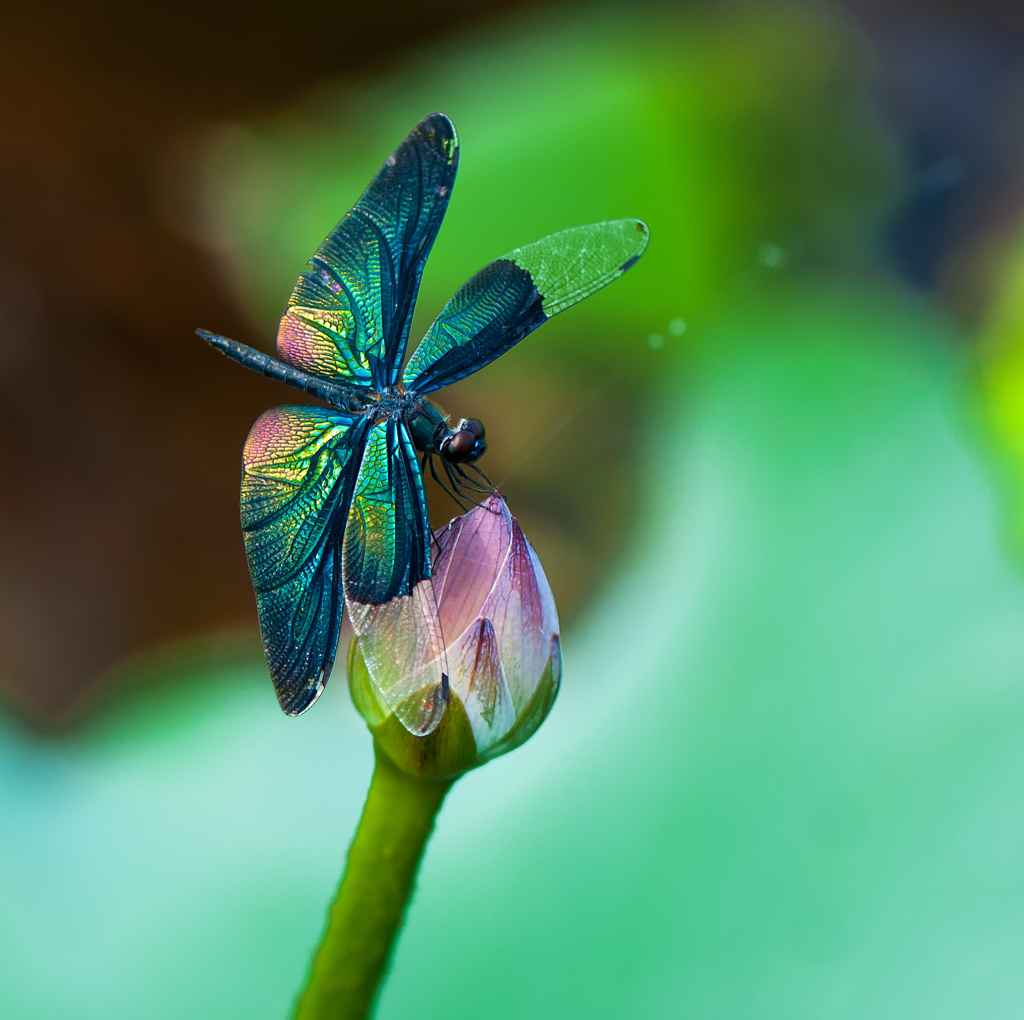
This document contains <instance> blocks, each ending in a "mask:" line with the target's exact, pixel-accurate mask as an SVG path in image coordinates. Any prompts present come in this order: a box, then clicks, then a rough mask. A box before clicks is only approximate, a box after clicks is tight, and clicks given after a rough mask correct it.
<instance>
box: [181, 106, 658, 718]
mask: <svg viewBox="0 0 1024 1020" xmlns="http://www.w3.org/2000/svg"><path fill="white" fill-rule="evenodd" d="M458 163H459V140H458V135H457V134H456V131H455V127H454V125H453V124H452V122H451V121H450V120H449V119H448V117H446V116H445V115H444V114H441V113H433V114H430V115H429V116H427V117H425V118H424V119H423V120H422V121H420V123H419V124H417V125H416V127H415V128H414V129H413V130H412V132H411V133H410V134H409V135H408V137H407V138H406V139H405V140H404V141H403V142H402V143H401V145H399V146H398V148H397V149H396V150H395V151H394V152H393V153H392V154H391V155H390V156H389V157H388V158H387V160H385V162H384V164H383V166H382V167H381V168H380V170H379V171H378V172H377V174H376V176H375V177H374V178H373V180H372V181H371V182H370V184H369V186H368V187H367V189H366V191H365V192H364V193H363V195H362V197H361V198H360V199H359V201H358V202H356V204H355V206H353V208H352V209H351V210H350V211H349V212H348V213H347V214H346V215H345V217H344V218H343V219H342V220H341V222H339V223H338V225H337V226H336V227H335V228H334V229H333V230H332V231H331V232H330V234H328V235H327V238H326V240H324V242H323V244H321V246H320V247H319V249H318V250H317V251H316V253H315V254H314V255H313V256H312V258H311V259H310V260H309V262H308V264H307V266H306V268H305V270H304V271H303V272H302V274H301V275H300V276H299V279H298V282H297V283H296V284H295V287H294V289H293V290H292V292H291V296H290V297H289V299H288V304H287V307H286V308H285V311H284V315H283V316H282V318H281V321H280V325H279V327H278V331H277V357H276V358H275V357H271V356H270V355H268V354H265V353H263V352H261V351H258V350H256V349H254V348H252V347H247V346H245V345H244V344H241V343H238V342H236V341H234V340H230V339H228V338H227V337H224V336H220V335H218V334H216V333H211V332H209V331H207V330H202V329H201V330H197V333H198V334H199V336H201V337H202V338H203V339H204V340H206V341H207V342H208V343H210V344H211V345H212V346H213V347H215V348H216V349H217V350H219V351H221V352H222V353H223V354H225V355H227V356H228V357H229V358H232V359H233V360H235V361H237V362H239V363H240V364H242V365H244V366H245V367H246V368H249V369H252V370H254V371H256V372H260V373H261V374H263V375H266V376H269V377H270V378H272V379H276V380H279V381H280V382H283V383H285V384H286V385H288V386H291V387H294V388H295V389H297V390H301V391H302V392H303V393H305V394H307V395H309V396H312V397H316V398H318V399H319V400H320V401H322V403H323V404H325V405H327V406H326V407H322V406H317V405H313V404H291V405H287V406H283V407H275V408H272V409H271V410H269V411H266V412H265V413H264V414H262V415H261V416H260V417H259V418H258V419H257V421H256V423H255V425H253V427H252V430H251V431H250V433H249V436H248V438H247V439H246V442H245V446H244V449H243V454H242V486H241V519H242V532H243V536H244V540H245V550H246V556H247V559H248V563H249V572H250V574H251V576H252V583H253V588H254V590H255V593H256V605H257V612H258V615H259V622H260V630H261V633H262V637H263V645H264V650H265V652H266V658H267V664H268V666H269V669H270V675H271V678H272V680H273V682H274V688H275V691H276V693H277V697H278V701H279V702H280V705H281V708H282V709H283V710H284V712H286V713H287V714H288V715H299V714H301V713H302V712H305V711H306V710H307V709H308V708H309V707H310V706H311V705H312V704H313V703H314V702H315V701H316V699H317V698H318V697H319V696H320V694H321V693H322V692H323V690H324V685H325V684H326V683H327V680H328V678H329V676H330V674H331V670H332V668H333V665H334V659H335V655H336V651H337V645H338V640H339V637H340V633H341V626H342V619H343V615H344V612H345V610H346V609H347V612H348V615H349V619H350V621H351V623H352V627H353V630H354V631H355V633H356V636H357V639H358V641H359V648H360V651H361V653H362V655H363V658H364V660H365V661H366V665H367V669H368V671H369V673H370V676H371V678H372V680H373V682H374V684H375V686H376V687H377V689H378V690H379V692H380V694H381V695H382V697H383V699H384V701H385V702H386V703H387V705H388V706H389V707H390V708H391V709H392V711H393V712H394V714H395V715H396V716H397V717H398V718H399V720H400V721H401V722H402V724H403V725H404V726H405V728H406V729H407V730H409V732H411V733H413V734H417V735H424V734H427V733H430V732H431V731H433V730H434V729H436V727H437V725H438V724H439V722H440V720H441V718H442V716H443V714H444V710H445V707H446V704H447V701H448V699H449V685H448V676H447V671H446V670H447V667H446V660H445V654H444V635H443V634H442V632H441V626H440V622H439V620H438V612H437V599H436V597H435V592H434V590H433V587H432V583H431V539H432V532H431V530H430V524H429V520H428V515H427V502H426V497H425V494H424V484H423V471H424V470H426V469H428V468H429V470H430V471H431V473H432V475H433V477H434V478H435V479H436V480H437V481H438V482H440V483H441V484H442V485H444V482H441V479H440V477H439V476H438V474H437V470H436V466H435V463H437V464H439V465H440V466H441V467H442V470H443V471H444V473H445V476H446V478H447V480H448V483H449V486H451V489H452V490H453V494H455V495H456V496H458V495H459V493H460V492H462V493H463V494H466V493H467V492H468V493H469V494H470V496H471V494H472V491H473V490H474V488H475V489H476V490H477V491H479V489H480V485H481V484H482V483H480V481H479V479H477V480H476V483H474V482H472V481H471V478H472V477H474V476H470V475H469V474H468V473H467V472H468V470H476V471H478V472H479V468H477V466H476V462H477V461H478V460H479V458H480V457H481V456H482V455H483V453H484V452H485V451H486V449H487V439H486V430H485V429H484V426H483V425H482V423H481V422H480V421H479V420H477V419H475V418H461V419H458V420H457V421H456V422H455V423H454V425H453V424H452V423H451V419H450V418H449V417H448V415H446V414H445V413H444V411H442V410H441V408H440V407H439V406H438V405H437V404H435V403H434V402H433V401H432V400H430V399H429V398H428V394H431V393H433V392H434V391H436V390H439V389H441V388H442V387H444V386H448V385H449V384H451V383H454V382H457V381H458V380H460V379H463V378H464V377H466V376H467V375H469V374H470V373H472V372H476V371H477V370H478V369H480V368H482V367H483V366H485V365H487V364H489V363H490V362H492V361H494V359H495V358H497V357H499V356H500V355H501V354H504V353H505V352H506V351H507V350H509V349H510V348H511V347H513V346H514V345H515V344H517V343H518V342H519V341H520V340H522V339H523V338H524V337H525V336H527V335H528V334H530V333H532V332H533V331H534V330H535V329H536V328H537V327H538V326H540V325H542V324H543V323H544V322H546V321H547V320H548V319H550V318H551V317H552V316H553V315H557V314H558V313H559V312H561V311H563V310H565V309H566V308H568V307H570V306H571V305H574V304H576V302H578V301H581V300H583V298H585V297H587V296H589V295H590V294H593V293H594V292H595V291H597V290H599V289H600V288H601V287H604V286H605V285H606V284H608V283H610V282H611V281H612V280H614V279H616V278H617V277H619V276H621V275H622V274H623V273H624V272H626V270H628V269H629V268H630V267H631V266H633V265H634V264H635V263H636V261H637V259H639V258H640V256H641V255H642V254H643V252H644V249H645V248H646V247H647V241H648V229H647V227H646V225H645V224H644V223H643V222H641V221H640V220H636V219H622V220H610V221H607V222H603V223H593V224H590V225H588V226H581V227H574V228H571V229H568V230H562V231H560V232H558V233H555V234H551V235H550V236H548V237H545V238H544V239H543V240H540V241H536V242H534V243H532V244H527V245H524V246H523V247H520V248H515V249H513V250H512V251H509V252H507V253H506V254H504V255H502V256H501V257H500V258H498V259H496V260H495V261H493V262H491V263H490V264H489V265H487V266H485V267H484V268H483V269H481V270H480V271H479V272H478V273H476V274H475V275H474V276H472V277H471V278H470V279H469V280H468V281H467V282H466V283H465V284H464V285H463V286H462V287H460V288H459V290H458V291H456V293H455V294H454V296H453V297H452V298H451V300H449V301H448V303H447V304H446V305H445V306H444V308H443V309H442V310H441V312H440V314H439V315H438V316H437V318H436V319H435V320H434V322H433V324H432V325H431V326H430V328H429V329H428V330H427V331H426V334H425V335H424V337H423V339H422V340H421V341H420V343H419V345H418V346H417V348H416V350H415V351H414V352H413V354H412V356H411V357H410V358H409V360H408V362H406V363H405V365H404V368H403V367H402V366H403V361H404V359H405V353H406V346H407V343H408V337H409V329H410V325H411V321H412V315H413V310H414V306H415V303H416V297H417V294H418V292H419V287H420V278H421V276H422V274H423V268H424V265H425V263H426V260H427V256H428V254H429V253H430V249H431V247H432V246H433V243H434V239H435V237H436V236H437V232H438V229H439V228H440V226H441V220H442V218H443V217H444V214H445V211H446V209H447V207H448V202H449V199H450V198H451V193H452V187H453V185H454V183H455V175H456V171H457V170H458ZM480 475H481V477H482V478H485V477H486V476H483V475H482V472H480ZM446 487H447V486H446Z"/></svg>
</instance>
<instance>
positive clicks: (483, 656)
mask: <svg viewBox="0 0 1024 1020" xmlns="http://www.w3.org/2000/svg"><path fill="white" fill-rule="evenodd" d="M434 537H435V540H436V543H437V554H436V557H435V560H434V568H433V585H434V593H435V595H436V598H437V605H438V618H439V621H440V624H441V629H442V632H443V634H444V642H445V655H446V658H447V661H448V670H447V672H448V680H449V698H448V704H447V707H446V708H445V711H444V715H443V717H442V719H441V722H440V725H439V726H438V727H437V729H435V730H434V731H433V732H432V733H430V734H428V735H427V736H422V737H420V736H415V735H413V734H411V733H409V732H408V730H406V728H405V727H404V726H403V725H402V724H401V722H400V721H399V720H398V719H397V718H396V717H395V716H394V714H393V713H392V711H391V709H390V708H389V707H388V705H387V703H386V702H385V701H384V699H383V698H382V697H381V695H380V693H379V692H378V691H377V689H376V687H375V686H374V684H373V682H372V681H371V679H370V677H369V673H368V671H367V669H366V666H365V664H364V662H363V660H362V656H361V654H360V652H359V645H358V640H353V642H352V646H351V649H350V652H349V686H350V688H351V690H352V699H353V701H354V702H355V705H356V708H357V709H358V710H359V711H360V713H361V714H362V716H363V718H364V719H365V720H366V722H367V724H368V725H369V727H370V730H371V732H372V733H373V735H374V737H375V739H376V741H377V743H378V745H379V747H380V748H381V749H382V750H383V751H384V752H385V753H386V754H387V755H388V757H390V758H391V759H392V761H394V762H395V764H396V765H398V766H399V767H401V768H403V769H404V770H405V771H407V772H410V773H412V774H414V775H417V776H421V777H423V778H433V779H441V778H452V777H454V776H458V775H460V774H462V773H463V772H466V771H468V770H469V769H471V768H475V767H476V766H477V765H482V764H483V763H484V762H485V761H487V760H489V759H490V758H494V757H496V756H497V755H499V754H504V753H505V752H506V751H511V750H512V748H514V747H518V746H519V745H520V744H521V743H523V741H524V740H527V739H528V738H529V737H530V736H532V734H533V733H534V732H535V731H536V729H537V727H538V726H540V724H541V723H542V722H543V721H544V718H545V717H546V716H547V714H548V712H549V711H550V710H551V706H552V705H553V704H554V701H555V695H556V694H557V693H558V685H559V681H560V680H561V675H562V653H561V645H560V643H559V638H558V615H557V613H556V611H555V602H554V598H553V597H552V595H551V588H550V587H549V586H548V582H547V578H546V577H545V576H544V571H543V569H542V568H541V565H540V560H539V559H538V558H537V554H536V553H535V552H534V550H533V547H532V546H531V545H530V543H529V542H527V540H526V538H525V537H524V535H523V533H522V531H521V530H520V528H519V524H518V523H517V522H516V519H515V518H514V517H513V516H512V515H511V514H510V513H509V510H508V506H507V505H506V504H505V501H504V500H503V499H502V498H501V497H500V496H499V495H498V494H497V493H495V494H494V495H492V496H490V497H489V498H488V499H487V500H486V501H485V502H484V503H482V504H481V505H480V506H477V507H474V508H473V509H472V510H470V511H469V513H467V514H464V515H463V516H461V517H457V518H456V519H455V520H454V521H452V522H451V523H450V524H449V525H448V526H447V527H445V528H442V529H441V530H439V531H438V532H437V533H436V534H435V536H434Z"/></svg>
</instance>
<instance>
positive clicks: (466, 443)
mask: <svg viewBox="0 0 1024 1020" xmlns="http://www.w3.org/2000/svg"><path fill="white" fill-rule="evenodd" d="M439 452H440V454H441V458H442V460H446V461H447V462H448V463H449V464H472V463H473V461H475V460H478V459H479V458H480V457H482V456H483V455H484V453H486V452H487V434H486V432H485V431H484V426H483V422H480V421H478V420H477V419H476V418H462V419H461V420H460V421H459V424H458V427H457V428H455V429H453V430H452V431H451V432H450V433H449V434H448V435H447V436H446V437H445V438H444V439H442V440H441V448H440V451H439Z"/></svg>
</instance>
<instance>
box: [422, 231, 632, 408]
mask: <svg viewBox="0 0 1024 1020" xmlns="http://www.w3.org/2000/svg"><path fill="white" fill-rule="evenodd" d="M647 239H648V231H647V227H646V225H645V224H643V223H641V222H640V220H610V221H608V222H606V223H592V224H590V225H589V226H585V227H573V228H572V229H570V230H563V231H560V232H559V233H557V234H551V235H550V236H549V237H545V238H543V239H542V240H540V241H536V242H534V243H533V244H528V245H524V246H523V247H522V248H516V249H514V250H513V251H510V252H508V254H506V255H503V256H502V257H501V258H500V259H497V260H496V261H494V262H492V263H491V264H490V265H489V266H485V267H484V268H483V269H481V270H480V272H479V273H477V274H476V275H475V276H473V277H472V278H470V279H469V280H468V281H467V282H466V283H464V284H463V285H462V287H460V288H459V290H458V291H456V293H455V295H454V297H452V299H451V300H450V301H449V302H448V304H447V305H445V307H444V308H443V309H442V311H441V314H440V315H439V316H438V317H437V319H436V320H435V321H434V324H433V325H432V326H431V327H430V329H429V330H427V334H426V336H424V338H423V341H422V342H421V343H420V345H419V347H417V348H416V350H415V352H414V353H413V355H412V357H411V358H410V359H409V363H408V364H407V365H406V367H405V372H404V373H403V374H402V382H403V383H404V384H405V385H406V386H408V387H409V389H411V390H415V391H417V392H420V393H429V392H431V391H432V390H438V389H440V388H441V387H442V386H447V385H449V383H453V382H457V381H458V380H459V379H462V378H463V377H465V376H467V375H469V374H470V373H471V372H475V371H476V370H477V369H479V368H483V366H484V365H487V364H489V363H490V362H492V361H493V360H494V359H495V358H497V357H498V356H499V355H501V354H504V353H505V351H507V350H508V349H509V348H510V347H513V346H514V345H515V344H517V343H519V341H520V340H522V339H523V337H524V336H526V335H527V334H528V333H532V332H533V331H534V330H535V329H536V328H537V327H538V326H539V325H541V323H543V322H546V321H547V320H548V319H550V318H551V316H553V315H557V314H558V313H559V312H561V311H563V310H564V309H566V308H568V307H570V305H574V304H576V302H577V301H582V300H583V299H584V298H585V297H589V295H591V294H593V293H594V292H595V291H597V290H600V289H601V288H602V287H604V286H605V285H606V284H609V283H611V282H612V280H614V279H616V278H617V277H619V276H621V275H622V274H623V273H624V272H625V271H626V270H627V269H629V268H630V267H632V266H633V265H634V264H635V263H636V261H637V259H638V258H640V256H641V255H642V254H643V252H644V249H645V248H646V247H647Z"/></svg>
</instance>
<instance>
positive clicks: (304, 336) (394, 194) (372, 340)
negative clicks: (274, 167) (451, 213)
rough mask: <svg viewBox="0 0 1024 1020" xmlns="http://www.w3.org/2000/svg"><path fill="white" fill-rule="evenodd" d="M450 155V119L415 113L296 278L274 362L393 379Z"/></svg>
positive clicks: (366, 381) (368, 382)
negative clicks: (417, 117) (408, 128)
mask: <svg viewBox="0 0 1024 1020" xmlns="http://www.w3.org/2000/svg"><path fill="white" fill-rule="evenodd" d="M458 163H459V143H458V137H457V135H456V133H455V127H454V126H453V125H452V122H451V121H450V120H449V119H448V118H447V117H445V116H444V114H441V113H432V114H431V115H430V116H429V117H425V118H424V119H423V120H422V121H420V123H419V124H417V125H416V127H415V128H414V129H413V131H412V132H411V133H410V135H409V137H408V138H406V139H405V141H404V142H402V144H401V145H400V146H399V147H398V148H397V149H396V150H395V151H394V152H393V153H392V154H391V155H390V156H389V157H388V159H387V161H386V162H385V163H384V165H383V166H382V167H381V168H380V170H378V171H377V176H376V177H374V179H373V180H372V181H371V182H370V186H369V187H368V188H367V189H366V191H365V192H364V193H363V195H362V197H361V198H360V199H359V201H358V202H357V203H356V204H355V206H354V207H353V208H352V209H351V211H350V212H349V213H347V214H346V216H345V218H344V219H343V220H342V221H341V222H340V223H339V224H338V225H337V226H336V227H335V228H334V229H333V230H332V231H331V233H330V234H329V235H328V236H327V239H326V240H325V241H324V243H323V244H322V245H321V246H320V248H319V249H318V250H317V252H316V254H315V255H314V256H313V257H312V258H311V259H310V260H309V266H308V268H307V269H306V271H305V272H304V273H303V274H302V275H301V276H300V277H299V280H298V282H297V283H296V285H295V289H294V290H293V291H292V295H291V297H290V298H289V299H288V307H287V309H286V310H285V313H284V316H283V317H282V319H281V325H280V327H279V328H278V333H277V350H278V354H279V356H280V358H281V360H282V361H285V362H287V363H288V364H290V365H294V366H295V367H296V368H301V369H303V370H304V371H306V372H311V373H312V374H313V375H317V376H320V377H321V378H323V379H329V380H332V381H337V382H343V383H347V384H348V385H352V386H372V387H373V388H374V389H382V388H383V387H384V386H389V385H391V384H393V383H394V382H395V380H396V378H397V377H398V369H399V366H400V365H401V362H402V358H403V357H404V356H405V347H406V343H407V340H408V336H409V325H410V322H411V320H412V313H413V306H414V305H415V303H416V295H417V293H418V291H419V286H420V277H421V276H422V274H423V266H424V263H425V262H426V260H427V255H428V254H429V253H430V249H431V247H432V245H433V243H434V238H435V237H436V236H437V231H438V229H439V227H440V226H441V220H442V219H443V218H444V214H445V210H446V209H447V207H448V200H449V198H450V197H451V192H452V186H453V185H454V183H455V173H456V170H457V169H458Z"/></svg>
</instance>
